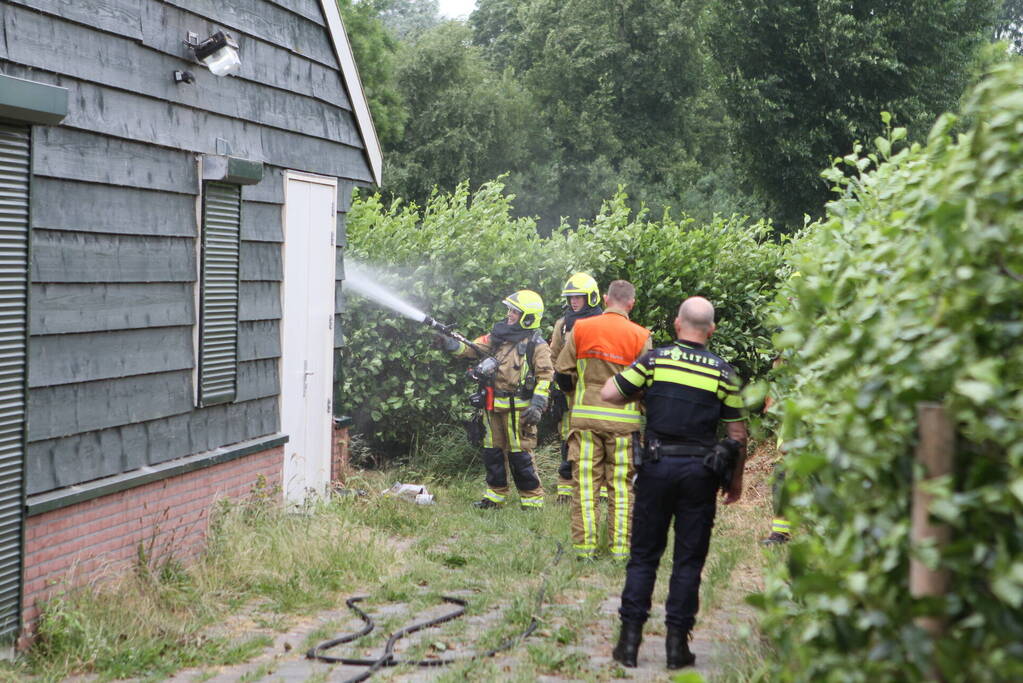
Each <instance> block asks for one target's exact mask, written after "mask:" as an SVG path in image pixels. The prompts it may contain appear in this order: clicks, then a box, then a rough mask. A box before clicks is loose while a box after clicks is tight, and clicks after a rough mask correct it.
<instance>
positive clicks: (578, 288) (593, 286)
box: [561, 273, 600, 306]
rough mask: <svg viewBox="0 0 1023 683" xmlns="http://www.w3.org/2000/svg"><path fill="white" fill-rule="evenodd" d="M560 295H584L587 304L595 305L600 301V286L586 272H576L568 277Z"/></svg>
mask: <svg viewBox="0 0 1023 683" xmlns="http://www.w3.org/2000/svg"><path fill="white" fill-rule="evenodd" d="M561 296H584V297H586V305H587V306H596V305H597V304H598V303H599V302H600V287H599V286H598V285H597V281H596V280H594V279H593V278H592V277H590V276H589V275H587V274H586V273H576V274H575V275H573V276H572V277H570V278H568V282H566V283H565V288H564V289H562V290H561Z"/></svg>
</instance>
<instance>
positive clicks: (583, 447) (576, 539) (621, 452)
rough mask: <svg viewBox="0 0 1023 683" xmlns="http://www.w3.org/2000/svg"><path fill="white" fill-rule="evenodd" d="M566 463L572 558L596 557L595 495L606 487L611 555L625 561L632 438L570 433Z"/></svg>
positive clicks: (583, 430)
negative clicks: (570, 488) (570, 490)
mask: <svg viewBox="0 0 1023 683" xmlns="http://www.w3.org/2000/svg"><path fill="white" fill-rule="evenodd" d="M568 459H569V460H571V461H572V474H573V483H574V486H575V497H574V498H573V500H572V502H573V505H572V546H573V547H574V548H575V552H576V555H577V556H579V557H592V556H594V555H595V554H596V551H597V540H598V539H597V524H598V519H597V502H598V500H599V494H598V492H599V491H600V488H601V486H607V489H608V533H609V535H610V543H609V545H610V549H611V555H612V556H613V557H615V558H619V559H625V558H627V557H628V556H629V538H630V534H631V530H632V477H633V474H634V472H633V467H632V436H631V435H628V434H625V435H619V434H605V433H600V432H593V431H590V430H585V429H576V430H572V432H571V433H570V434H569V439H568Z"/></svg>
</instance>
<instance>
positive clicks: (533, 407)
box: [519, 394, 547, 426]
mask: <svg viewBox="0 0 1023 683" xmlns="http://www.w3.org/2000/svg"><path fill="white" fill-rule="evenodd" d="M546 407H547V397H546V396H540V395H539V394H533V398H531V399H529V407H528V408H526V409H525V410H523V411H522V417H520V418H519V419H520V420H521V421H522V424H524V425H526V426H529V425H535V424H538V423H539V422H540V416H541V415H543V411H544V408H546Z"/></svg>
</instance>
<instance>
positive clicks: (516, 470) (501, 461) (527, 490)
mask: <svg viewBox="0 0 1023 683" xmlns="http://www.w3.org/2000/svg"><path fill="white" fill-rule="evenodd" d="M519 417H520V413H519V411H515V412H506V413H495V412H493V411H487V412H486V413H485V414H484V418H483V425H484V427H485V428H486V432H485V434H484V435H483V465H484V466H485V467H486V472H487V491H486V493H484V494H483V497H484V498H486V499H487V500H490V501H493V502H494V503H498V504H502V503H504V502H505V500H506V499H507V498H508V490H509V489H508V470H509V469H510V470H511V473H512V479H513V480H514V482H515V488H517V489H518V490H519V503H520V504H521V505H522V507H532V508H538V507H543V495H544V491H543V485H542V484H541V483H540V478H539V477H538V476H537V474H536V466H535V465H534V463H533V449H534V448H536V425H528V426H527V425H523V424H522V422H521V421H520V420H519Z"/></svg>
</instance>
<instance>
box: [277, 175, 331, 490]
mask: <svg viewBox="0 0 1023 683" xmlns="http://www.w3.org/2000/svg"><path fill="white" fill-rule="evenodd" d="M335 197H337V180H336V179H335V178H324V177H320V176H313V175H308V174H305V173H296V172H293V171H289V172H288V173H287V174H286V175H285V179H284V283H283V285H282V291H281V298H282V302H283V316H282V317H283V319H282V321H281V327H282V329H281V430H282V431H283V432H284V433H285V434H287V435H288V437H289V439H288V443H286V444H285V445H284V480H283V486H284V496H285V498H286V499H287V500H288V501H289V502H292V503H301V502H303V501H305V500H306V499H307V498H309V497H310V496H318V495H322V494H323V493H325V492H326V489H327V485H328V484H329V482H330V433H331V405H330V401H331V389H332V387H331V382H332V378H333V362H332V361H333V349H334V329H333V328H334V325H333V321H334V230H335V225H336V222H335V221H336V213H335V208H334V207H335V204H334V201H335Z"/></svg>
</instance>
